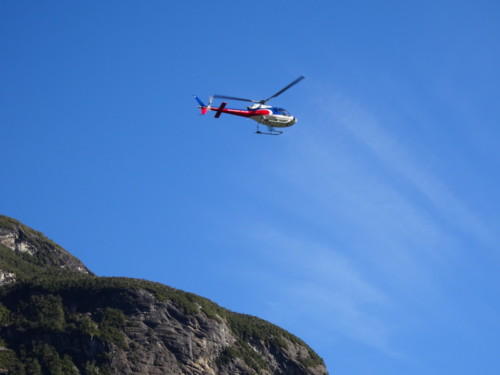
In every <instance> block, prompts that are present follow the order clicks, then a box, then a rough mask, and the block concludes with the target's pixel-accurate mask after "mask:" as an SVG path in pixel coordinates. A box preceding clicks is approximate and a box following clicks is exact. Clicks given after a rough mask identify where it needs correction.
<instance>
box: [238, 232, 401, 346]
mask: <svg viewBox="0 0 500 375" xmlns="http://www.w3.org/2000/svg"><path fill="white" fill-rule="evenodd" d="M247 229H248V228H247ZM250 232H251V233H254V236H253V238H252V240H253V241H255V242H256V244H257V245H258V246H257V248H258V249H259V251H260V253H261V255H263V256H264V257H265V260H266V263H267V264H268V265H269V264H272V269H273V270H274V272H273V274H268V275H267V277H266V284H267V285H268V287H269V288H270V289H272V290H273V294H274V296H275V298H274V299H273V304H275V305H277V306H278V308H277V310H278V311H281V314H282V313H283V311H291V312H293V313H292V315H294V316H293V317H291V319H295V320H300V319H304V318H307V319H308V321H312V322H314V323H313V324H314V325H315V326H316V327H318V326H320V327H322V329H323V330H324V332H330V334H331V335H332V336H337V337H344V338H348V339H352V340H355V341H358V342H362V343H364V344H366V345H370V346H373V347H376V348H378V349H380V350H383V351H384V352H387V353H391V354H392V353H393V351H392V349H391V348H390V344H389V331H390V329H391V328H390V327H389V326H388V325H387V324H386V323H385V322H383V320H381V319H380V318H379V317H378V316H377V315H376V314H372V313H371V310H381V309H384V308H387V307H388V306H389V305H390V304H391V302H390V301H389V299H388V297H387V296H386V295H385V294H384V293H383V292H382V291H381V290H379V289H377V288H376V287H375V286H374V285H373V283H371V282H369V281H368V280H367V279H366V278H365V276H363V275H362V273H361V272H360V271H359V270H358V269H357V268H356V266H355V265H354V264H353V262H352V261H351V260H350V259H349V258H347V257H346V256H345V255H343V254H342V253H341V252H339V251H336V250H335V249H332V248H331V247H329V246H327V245H325V244H321V243H316V242H313V241H310V240H307V239H304V238H300V237H299V236H293V235H290V234H287V233H284V232H280V231H278V230H270V229H269V228H268V227H254V228H252V230H251V231H250ZM284 275H285V276H284Z"/></svg>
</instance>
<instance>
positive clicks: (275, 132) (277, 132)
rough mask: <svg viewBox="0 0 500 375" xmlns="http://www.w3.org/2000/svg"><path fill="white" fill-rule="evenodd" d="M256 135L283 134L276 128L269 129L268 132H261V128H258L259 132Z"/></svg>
mask: <svg viewBox="0 0 500 375" xmlns="http://www.w3.org/2000/svg"><path fill="white" fill-rule="evenodd" d="M255 134H265V135H280V134H283V132H282V131H280V130H276V129H275V128H272V127H269V131H268V132H261V131H260V129H259V127H258V126H257V131H256V132H255Z"/></svg>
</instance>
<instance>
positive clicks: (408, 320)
mask: <svg viewBox="0 0 500 375" xmlns="http://www.w3.org/2000/svg"><path fill="white" fill-rule="evenodd" d="M0 17H1V22H0V51H1V56H2V58H1V61H2V63H1V65H0V82H1V85H0V126H1V132H2V133H1V134H2V152H3V163H2V177H3V183H2V184H1V185H0V196H1V197H2V198H1V213H2V214H5V215H8V216H12V217H14V218H17V219H19V220H21V221H23V222H24V223H26V224H27V225H30V226H32V227H34V228H36V229H38V230H40V231H42V232H43V233H45V234H46V235H47V236H48V237H50V238H52V239H53V240H55V241H56V242H58V243H60V244H61V245H62V246H64V247H65V248H66V249H68V250H69V251H71V252H72V253H73V254H75V255H76V256H77V257H79V258H80V259H82V260H83V261H84V262H85V264H86V265H87V266H88V267H89V268H91V269H92V270H93V271H94V272H95V273H97V274H98V275H102V276H128V277H137V278H144V279H150V280H154V281H158V282H162V283H164V284H167V285H170V286H173V287H176V288H179V289H183V290H186V291H189V292H193V293H197V294H200V295H202V296H205V297H207V298H210V299H212V300H213V301H215V302H217V303H219V304H220V305H222V306H224V307H226V308H229V309H231V310H234V311H238V312H242V313H247V314H252V315H257V316H259V317H261V318H264V319H267V320H269V321H271V322H273V323H275V324H278V325H280V326H282V327H284V328H286V329H287V330H289V331H290V332H292V333H294V334H296V335H298V336H299V337H301V338H302V339H304V340H305V341H306V342H307V343H308V344H309V345H311V346H312V347H313V348H314V349H315V350H316V351H317V352H318V353H319V354H320V355H321V356H322V357H323V358H324V359H325V361H326V363H327V366H328V369H329V371H330V373H332V374H366V373H372V374H382V373H383V374H401V373H404V374H423V373H425V374H442V373H444V372H446V373H454V374H470V373H481V374H496V373H498V368H499V365H498V361H497V358H496V357H497V354H498V353H497V351H498V350H497V347H498V336H499V334H500V321H499V320H498V316H499V313H500V303H499V292H500V276H499V275H498V269H499V266H500V254H499V245H500V241H499V240H500V238H499V234H498V229H497V228H498V225H499V221H500V220H499V208H500V207H499V206H500V200H499V198H498V191H499V190H500V178H499V173H498V165H499V162H500V151H499V150H500V147H499V141H498V140H499V137H500V130H499V126H498V124H499V120H500V109H499V106H498V102H499V99H500V93H499V87H500V85H499V84H500V75H499V70H498V66H500V54H499V49H498V46H499V45H500V9H499V6H498V5H497V3H496V2H493V1H477V0H476V1H461V2H452V1H421V2H417V3H415V2H413V3H409V2H401V1H349V2H347V1H345V2H339V1H333V2H326V1H324V2H311V3H308V4H307V5H306V4H305V3H304V2H299V1H273V2H263V1H256V2H251V3H238V2H236V3H235V2H229V1H219V2H215V3H208V2H167V1H149V2H141V3H139V2H132V1H119V2H118V1H106V2H103V1H86V2H65V1H50V2H43V3H42V2H37V1H3V2H1V3H0ZM302 74H303V75H305V76H306V80H304V81H302V82H301V83H300V84H298V85H297V86H296V87H294V88H293V89H291V90H290V91H287V92H286V93H284V94H283V95H282V96H280V97H279V98H276V99H274V100H273V102H272V103H273V104H275V105H278V106H282V107H285V108H286V109H288V110H289V111H290V112H291V113H292V114H293V115H294V116H296V117H298V118H299V122H298V123H297V125H295V126H293V127H292V128H290V129H288V130H287V131H286V132H285V134H284V135H282V136H280V137H267V136H257V135H255V134H253V132H254V131H255V125H254V123H253V122H252V121H251V120H247V119H242V118H237V117H234V118H233V117H231V116H222V117H221V118H220V119H214V118H213V117H212V116H205V117H201V116H199V114H198V110H197V109H196V102H195V101H194V100H193V98H192V95H193V94H198V95H200V96H201V97H203V98H206V97H208V96H209V95H212V94H227V95H234V96H240V97H250V98H255V99H261V98H265V97H268V96H270V95H272V94H273V93H275V92H276V91H277V90H279V89H281V88H282V87H284V86H285V85H286V84H288V83H289V82H291V81H292V80H293V79H295V78H296V77H298V76H300V75H302ZM240 105H241V103H231V106H235V107H238V106H240Z"/></svg>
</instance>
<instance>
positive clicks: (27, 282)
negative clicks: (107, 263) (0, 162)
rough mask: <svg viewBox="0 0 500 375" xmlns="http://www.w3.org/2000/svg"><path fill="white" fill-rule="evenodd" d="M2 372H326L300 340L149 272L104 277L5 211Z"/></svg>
mask: <svg viewBox="0 0 500 375" xmlns="http://www.w3.org/2000/svg"><path fill="white" fill-rule="evenodd" d="M0 374H20V375H31V374H33V375H37V374H61V375H67V374H75V375H76V374H85V375H87V374H88V375H94V374H152V375H153V374H171V375H181V374H186V375H195V374H196V375H202V374H203V375H204V374H211V375H212V374H213V375H215V374H221V375H229V374H249V375H250V374H263V375H267V374H287V375H306V374H310V375H326V374H327V370H326V367H325V365H324V363H323V360H322V359H321V358H320V357H319V356H318V355H317V354H316V353H315V352H314V351H313V350H312V349H311V348H310V347H308V346H307V345H306V344H305V343H304V342H303V341H302V340H300V339H299V338H297V337H295V336H293V335H292V334H290V333H288V332H287V331H285V330H283V329H281V328H279V327H277V326H275V325H273V324H271V323H268V322H266V321H264V320H261V319H259V318H256V317H253V316H249V315H244V314H238V313H235V312H231V311H229V310H227V309H224V308H222V307H220V306H218V305H217V304H215V303H213V302H211V301H209V300H208V299H205V298H203V297H200V296H197V295H194V294H191V293H187V292H184V291H181V290H177V289H173V288H171V287H168V286H166V285H162V284H159V283H154V282H150V281H146V280H138V279H131V278H122V277H98V276H96V275H94V274H93V273H92V272H91V271H90V270H89V269H88V268H87V267H85V265H84V264H83V263H82V262H81V261H80V260H78V259H77V258H75V257H74V256H73V255H71V254H70V253H69V252H67V251H66V250H64V249H63V248H62V247H60V246H59V245H57V244H56V243H54V242H53V241H51V240H49V239H48V238H46V237H45V236H44V235H43V234H42V233H40V232H37V231H35V230H33V229H31V228H29V227H27V226H25V225H23V224H22V223H20V222H18V221H16V220H14V219H11V218H8V217H5V216H1V215H0Z"/></svg>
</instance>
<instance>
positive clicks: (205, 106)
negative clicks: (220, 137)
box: [194, 95, 214, 115]
mask: <svg viewBox="0 0 500 375" xmlns="http://www.w3.org/2000/svg"><path fill="white" fill-rule="evenodd" d="M194 98H195V99H196V101H197V102H198V104H199V106H198V108H201V114H202V115H204V114H206V113H207V111H209V110H210V108H211V105H212V100H214V98H212V97H210V98H209V99H208V105H205V104H204V103H203V102H202V101H201V99H200V98H198V97H197V96H196V95H195V96H194Z"/></svg>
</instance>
